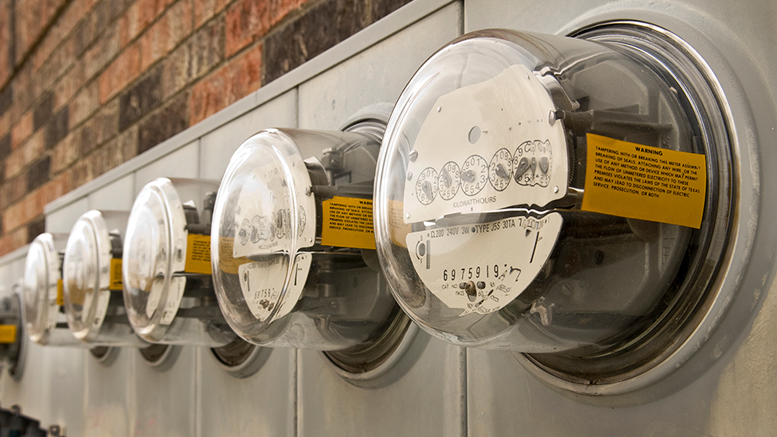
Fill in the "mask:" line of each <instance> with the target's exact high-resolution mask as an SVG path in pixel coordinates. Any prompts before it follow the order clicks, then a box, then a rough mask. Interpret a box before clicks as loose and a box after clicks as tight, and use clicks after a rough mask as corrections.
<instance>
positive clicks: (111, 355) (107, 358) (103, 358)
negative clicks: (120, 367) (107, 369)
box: [89, 346, 119, 366]
mask: <svg viewBox="0 0 777 437" xmlns="http://www.w3.org/2000/svg"><path fill="white" fill-rule="evenodd" d="M89 355H91V356H92V358H94V359H95V360H97V362H98V363H100V364H102V365H104V366H110V365H111V364H113V362H114V361H115V360H116V357H118V356H119V348H116V347H110V346H95V347H93V348H91V349H89Z"/></svg>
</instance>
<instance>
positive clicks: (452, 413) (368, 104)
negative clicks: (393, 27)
mask: <svg viewBox="0 0 777 437" xmlns="http://www.w3.org/2000/svg"><path fill="white" fill-rule="evenodd" d="M460 9H461V7H460V4H458V3H454V4H451V5H448V6H446V7H444V8H443V9H441V10H439V11H437V12H435V13H434V14H432V15H430V16H428V17H426V18H425V19H423V20H421V21H419V22H418V23H416V24H414V25H412V26H410V27H409V28H408V29H406V30H405V31H403V32H400V33H397V34H395V35H393V36H391V37H390V38H388V39H386V40H384V41H382V42H380V43H379V44H377V45H375V46H373V47H370V48H369V49H367V50H365V51H363V52H361V53H359V54H358V55H356V56H354V57H353V58H351V59H348V60H347V61H345V62H343V63H341V64H339V65H337V66H335V67H334V68H332V69H330V70H328V71H326V72H324V73H323V74H320V75H319V76H316V77H314V78H313V79H311V80H310V81H308V82H306V83H304V84H302V85H301V86H300V92H299V111H300V112H299V121H300V127H303V128H315V129H338V128H340V127H342V125H343V124H344V123H345V122H347V121H349V120H350V119H351V118H352V117H353V116H354V114H357V113H359V112H360V111H364V110H365V109H370V108H375V106H376V105H377V104H380V103H389V104H393V103H394V102H395V101H396V99H397V98H398V97H399V94H400V93H401V92H402V89H403V88H404V86H405V85H406V84H407V82H408V81H409V80H410V77H411V76H412V74H413V73H414V72H415V71H416V69H417V68H418V67H419V66H420V65H421V63H423V61H424V60H425V59H426V58H428V57H429V56H430V55H431V54H432V53H434V51H436V50H437V49H438V48H439V47H440V46H441V45H443V44H445V43H446V42H448V41H450V40H451V39H453V38H456V37H457V36H458V35H459V34H460V31H461V10H460ZM386 115H387V114H386ZM463 365H464V363H463V350H462V349H460V348H456V347H453V346H448V345H445V344H443V343H441V342H438V341H435V340H431V339H430V338H429V336H428V335H427V334H424V333H419V334H418V336H417V338H416V341H415V343H414V346H412V348H411V352H409V353H408V355H407V356H406V357H405V359H403V361H402V362H401V363H400V364H399V368H398V369H395V371H394V372H390V373H389V375H386V376H384V377H381V378H379V380H378V381H377V382H376V384H377V385H378V387H371V388H366V387H357V386H355V385H352V384H350V383H348V382H346V381H345V380H343V379H342V378H340V377H339V376H338V375H337V374H335V373H334V372H333V371H332V370H331V369H330V368H329V367H328V366H326V364H325V363H324V362H323V361H322V357H321V356H320V355H319V354H318V353H317V352H313V351H300V353H299V402H300V404H299V411H298V416H299V435H303V436H341V435H373V436H380V435H391V436H394V435H425V436H432V435H445V436H454V435H463V434H464V433H465V432H466V431H465V426H464V415H463V413H464V411H463V405H464V398H465V392H464V386H463V382H464V367H463ZM431 369H434V370H433V371H430V370H431ZM402 372H406V373H404V374H402V375H399V376H398V375H397V373H402ZM421 405H422V406H423V407H420V408H419V406H421Z"/></svg>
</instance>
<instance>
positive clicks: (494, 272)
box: [407, 213, 563, 315]
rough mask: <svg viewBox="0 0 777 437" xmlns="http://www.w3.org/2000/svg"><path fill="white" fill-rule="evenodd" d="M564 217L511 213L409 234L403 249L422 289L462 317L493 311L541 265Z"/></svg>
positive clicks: (513, 295) (514, 294)
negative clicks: (528, 215) (534, 216)
mask: <svg viewBox="0 0 777 437" xmlns="http://www.w3.org/2000/svg"><path fill="white" fill-rule="evenodd" d="M562 223H563V219H562V217H561V215H560V214H558V213H550V214H548V215H546V216H544V217H541V218H533V217H510V218H506V219H502V220H497V221H493V222H487V223H478V224H466V225H458V226H449V227H443V228H435V229H428V230H424V231H419V232H413V233H410V234H408V236H407V247H408V250H409V251H410V258H411V259H412V261H413V267H414V268H415V270H416V272H417V273H418V276H419V277H420V278H421V280H422V281H423V282H424V284H425V285H426V287H427V288H428V289H429V290H430V291H431V292H432V293H433V294H434V295H435V296H437V297H438V298H439V299H440V300H441V301H442V302H443V303H444V304H445V305H447V306H448V307H450V308H458V309H461V310H462V313H461V315H465V314H469V313H472V312H476V313H479V314H487V313H490V312H493V311H497V310H499V309H501V308H503V307H504V306H505V305H507V304H508V303H510V302H511V301H512V300H513V299H515V298H516V297H518V295H520V294H521V293H522V292H523V291H524V290H525V289H526V287H528V286H529V284H531V282H532V281H533V280H534V278H535V277H536V276H537V274H538V273H539V272H540V270H541V269H542V266H543V265H545V262H546V261H547V260H548V258H549V257H550V254H551V252H552V250H553V247H554V246H555V244H556V240H557V239H558V236H559V232H560V231H561V225H562Z"/></svg>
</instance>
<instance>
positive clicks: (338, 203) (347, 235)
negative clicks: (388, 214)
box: [321, 196, 375, 249]
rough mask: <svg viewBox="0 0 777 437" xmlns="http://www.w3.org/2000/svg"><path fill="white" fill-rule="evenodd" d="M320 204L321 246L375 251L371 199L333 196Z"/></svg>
mask: <svg viewBox="0 0 777 437" xmlns="http://www.w3.org/2000/svg"><path fill="white" fill-rule="evenodd" d="M321 203H322V206H323V210H324V222H323V226H322V227H321V244H323V245H324V246H337V247H353V248H357V249H375V231H374V230H373V228H372V199H356V198H352V197H339V196H335V197H333V198H332V199H329V200H325V201H323V202H321Z"/></svg>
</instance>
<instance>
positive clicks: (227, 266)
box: [219, 237, 251, 275]
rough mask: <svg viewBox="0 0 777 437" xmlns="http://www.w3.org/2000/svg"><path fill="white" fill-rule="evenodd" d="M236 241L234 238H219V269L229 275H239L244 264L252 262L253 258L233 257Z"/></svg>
mask: <svg viewBox="0 0 777 437" xmlns="http://www.w3.org/2000/svg"><path fill="white" fill-rule="evenodd" d="M234 243H235V239H234V238H231V237H220V238H219V270H221V271H222V272H224V273H227V274H229V275H237V274H238V272H239V269H240V266H241V265H242V264H245V263H248V262H251V260H249V259H248V258H246V257H244V256H241V257H240V258H233V255H232V250H233V249H234V247H233V245H234Z"/></svg>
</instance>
